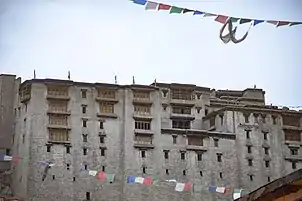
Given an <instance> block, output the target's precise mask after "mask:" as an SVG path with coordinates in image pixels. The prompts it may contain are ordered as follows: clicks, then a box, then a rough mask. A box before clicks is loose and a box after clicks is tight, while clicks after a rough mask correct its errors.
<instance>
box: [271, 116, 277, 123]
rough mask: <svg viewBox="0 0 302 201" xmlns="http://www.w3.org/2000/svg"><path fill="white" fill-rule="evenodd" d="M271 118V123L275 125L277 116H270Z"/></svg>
mask: <svg viewBox="0 0 302 201" xmlns="http://www.w3.org/2000/svg"><path fill="white" fill-rule="evenodd" d="M272 119H273V124H274V125H276V124H277V117H276V116H272Z"/></svg>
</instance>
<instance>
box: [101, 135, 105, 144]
mask: <svg viewBox="0 0 302 201" xmlns="http://www.w3.org/2000/svg"><path fill="white" fill-rule="evenodd" d="M100 143H101V144H103V143H105V137H104V136H100Z"/></svg>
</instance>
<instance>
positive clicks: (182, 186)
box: [175, 182, 192, 192]
mask: <svg viewBox="0 0 302 201" xmlns="http://www.w3.org/2000/svg"><path fill="white" fill-rule="evenodd" d="M191 187H192V185H191V184H190V183H179V182H177V183H176V186H175V191H177V192H183V191H189V190H191Z"/></svg>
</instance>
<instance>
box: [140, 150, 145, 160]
mask: <svg viewBox="0 0 302 201" xmlns="http://www.w3.org/2000/svg"><path fill="white" fill-rule="evenodd" d="M141 156H142V158H146V151H145V150H142V151H141Z"/></svg>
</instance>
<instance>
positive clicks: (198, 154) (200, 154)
mask: <svg viewBox="0 0 302 201" xmlns="http://www.w3.org/2000/svg"><path fill="white" fill-rule="evenodd" d="M197 160H198V161H202V153H197Z"/></svg>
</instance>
